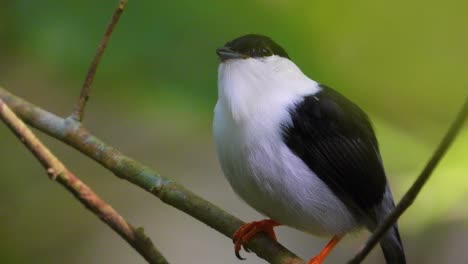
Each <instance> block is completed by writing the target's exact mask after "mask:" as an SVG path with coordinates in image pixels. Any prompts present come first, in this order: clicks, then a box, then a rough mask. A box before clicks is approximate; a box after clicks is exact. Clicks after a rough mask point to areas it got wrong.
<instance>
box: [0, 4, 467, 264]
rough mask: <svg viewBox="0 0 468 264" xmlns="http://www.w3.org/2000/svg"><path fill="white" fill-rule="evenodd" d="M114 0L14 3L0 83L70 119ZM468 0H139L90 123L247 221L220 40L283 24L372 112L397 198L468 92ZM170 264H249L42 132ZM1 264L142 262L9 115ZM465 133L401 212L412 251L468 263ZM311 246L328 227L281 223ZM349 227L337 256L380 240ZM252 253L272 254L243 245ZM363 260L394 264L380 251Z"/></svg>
mask: <svg viewBox="0 0 468 264" xmlns="http://www.w3.org/2000/svg"><path fill="white" fill-rule="evenodd" d="M116 2H117V1H116V0H103V1H91V0H82V1H55V0H43V1H32V0H29V1H20V0H19V1H8V0H7V1H2V2H1V3H0V85H2V86H3V87H4V88H6V89H7V90H9V91H10V92H12V93H14V94H16V95H18V96H21V97H23V98H25V99H27V100H29V101H31V102H33V103H35V104H37V105H39V106H41V107H43V108H45V109H47V110H49V111H51V112H54V113H56V114H59V115H62V116H66V115H68V114H69V113H70V112H71V110H72V108H73V106H74V104H75V102H76V100H77V98H78V94H79V90H80V87H81V84H82V81H83V79H84V76H85V73H86V70H87V67H88V64H89V62H90V61H91V58H92V56H93V54H94V51H95V48H96V47H97V44H98V42H99V40H100V38H101V35H102V33H103V31H104V28H105V25H106V24H107V22H108V21H109V18H110V16H111V13H112V11H113V8H114V7H115V5H116ZM467 10H468V2H466V1H444V2H440V1H434V0H429V1H371V0H363V1H348V2H343V1H280V0H275V1H272V0H271V1H266V0H257V1H187V0H185V1H172V2H170V1H132V0H130V1H129V4H128V7H127V10H126V11H125V12H124V14H123V16H122V18H121V21H120V23H119V25H118V27H117V29H116V32H115V33H114V35H113V36H112V39H111V41H110V44H109V46H108V48H107V50H106V53H105V54H104V58H103V61H102V63H101V65H100V68H99V70H98V74H97V78H96V80H95V83H94V90H93V92H92V96H91V100H90V104H89V106H88V108H87V112H86V118H85V125H86V126H87V127H88V128H89V129H90V130H91V131H92V132H93V133H94V134H95V135H97V136H98V137H101V138H102V139H104V140H105V141H106V142H108V143H110V144H111V145H113V146H115V147H117V148H118V149H119V150H121V151H123V152H124V153H126V154H128V155H130V156H132V157H134V158H136V159H138V160H140V161H142V162H144V163H146V164H148V165H150V166H151V167H153V168H155V169H157V170H158V171H159V172H160V173H161V174H163V175H165V176H167V177H171V178H174V179H176V180H177V181H179V182H181V183H182V184H184V185H185V186H187V187H188V188H190V189H192V190H193V191H195V192H196V193H197V194H200V195H201V196H203V197H205V198H207V199H208V200H210V201H212V202H214V203H215V204H217V205H219V206H221V207H223V208H225V209H226V210H228V211H229V212H232V213H234V214H235V215H237V216H239V217H241V218H242V219H244V220H246V221H252V220H256V219H260V218H261V216H260V215H259V214H258V213H256V212H255V211H254V210H253V209H251V208H249V207H248V206H247V205H245V204H244V203H242V202H241V201H240V200H239V199H238V198H237V197H236V196H235V195H234V194H233V192H232V191H231V189H230V187H229V186H228V184H227V182H226V181H225V179H224V177H223V176H222V173H221V172H220V169H219V166H218V164H217V161H216V156H215V154H214V147H213V143H212V140H211V118H212V109H213V106H214V104H215V102H216V79H217V65H218V60H217V57H216V55H215V52H214V50H215V48H217V47H219V46H222V45H223V44H224V43H225V42H226V41H228V40H230V39H232V38H235V37H238V36H240V35H243V34H246V33H261V34H265V35H268V36H271V37H272V38H273V39H274V40H276V41H277V42H278V43H280V44H281V45H282V46H283V47H285V49H286V50H287V51H288V53H289V55H290V56H291V58H292V59H293V60H294V61H295V62H296V63H297V64H298V65H299V67H301V69H302V70H303V71H304V72H305V73H306V74H307V75H308V76H310V77H311V78H313V79H315V80H317V81H319V82H322V83H325V84H328V85H330V86H332V87H335V88H336V89H337V90H339V91H340V92H342V93H343V94H345V95H346V96H348V97H349V98H351V99H352V100H353V101H355V102H357V103H358V104H359V105H361V106H362V108H364V109H365V110H366V111H367V112H368V113H369V114H370V116H371V118H372V119H373V121H374V125H375V128H376V131H377V135H378V138H379V140H380V144H381V149H382V155H383V158H384V161H385V165H386V170H387V172H388V175H389V178H390V182H391V185H392V188H393V190H394V195H395V197H396V199H397V200H398V199H399V198H400V197H401V196H402V194H403V193H404V191H405V190H406V189H407V188H408V187H409V186H410V184H411V183H412V182H413V180H414V179H415V177H416V176H417V175H418V173H419V172H420V171H421V169H422V167H423V165H424V164H425V162H426V161H427V160H428V159H429V157H430V155H431V153H432V151H433V150H434V149H435V147H436V145H437V143H438V142H439V140H440V139H441V137H442V135H443V134H444V133H445V130H446V129H447V127H448V125H449V124H450V122H451V121H452V120H453V118H454V114H455V113H456V112H457V111H458V109H459V108H460V106H461V104H462V102H463V100H464V98H465V96H467V94H468V81H467V80H468V79H467V77H468V72H467V70H468V26H467V25H468V16H467V15H466V14H467ZM38 134H39V135H40V137H41V139H43V140H44V141H45V142H46V143H47V144H48V145H49V146H50V147H51V149H52V150H53V151H54V152H55V153H56V154H58V155H59V157H61V158H62V160H63V161H64V163H65V164H66V165H68V166H69V168H70V169H71V170H72V171H74V172H75V173H76V174H77V175H78V176H79V177H81V178H82V179H83V180H84V181H85V182H87V183H89V184H90V185H91V187H92V188H94V189H95V190H96V191H97V192H98V193H99V194H100V195H101V196H102V197H103V198H104V199H106V200H107V201H109V202H110V203H111V204H112V205H113V206H114V207H115V208H116V209H117V210H118V211H119V212H120V213H121V214H123V216H124V217H126V218H127V219H128V220H129V221H130V222H131V223H133V224H134V225H137V226H140V225H141V226H144V227H145V230H146V232H147V233H148V235H150V236H151V237H152V238H153V239H154V242H155V244H156V245H157V246H158V247H159V248H160V249H161V251H162V252H163V253H164V254H165V255H166V257H167V258H168V259H169V261H171V263H239V262H238V260H237V259H236V258H235V257H234V254H233V252H232V250H233V246H232V244H231V241H230V240H229V239H228V238H226V237H224V236H222V235H220V234H218V233H217V232H216V231H214V230H212V229H210V228H209V227H207V226H206V225H204V224H202V223H199V222H198V221H197V220H194V219H192V218H191V217H189V216H187V215H185V214H183V213H181V212H179V211H178V210H176V209H173V208H171V207H169V206H167V205H165V204H163V203H161V202H160V201H159V200H157V199H156V198H154V197H152V196H150V195H148V194H146V193H145V192H143V191H142V190H140V189H139V188H136V187H135V186H133V185H131V184H129V183H127V182H124V181H121V180H119V179H117V178H116V177H114V176H113V175H111V173H109V172H108V171H106V170H104V169H102V168H101V167H100V166H98V165H97V164H95V163H94V162H93V161H91V160H90V159H88V158H86V157H83V156H81V155H79V154H77V153H76V151H74V150H72V149H71V148H69V147H67V146H64V145H63V144H61V143H59V142H57V141H55V140H53V139H50V138H48V137H47V136H45V135H43V134H41V133H40V132H38ZM0 157H1V158H0V263H142V262H143V259H142V258H141V257H140V256H138V255H137V254H136V253H135V252H134V251H133V250H132V249H131V248H130V247H129V246H128V245H127V244H126V243H125V242H123V240H121V239H120V238H119V237H117V235H116V234H115V233H113V232H112V231H111V230H110V229H109V228H108V227H106V226H105V225H104V224H102V223H101V222H100V221H99V220H97V218H96V217H95V216H94V215H92V214H91V213H90V212H88V211H86V210H85V209H84V208H83V207H82V206H81V205H80V204H79V203H78V202H77V201H76V200H75V199H74V198H72V197H71V196H70V195H69V193H67V192H66V191H65V190H64V189H63V188H62V187H60V186H58V185H57V184H55V183H52V182H50V181H48V180H47V178H46V176H45V173H44V172H43V169H42V168H41V167H40V166H39V165H38V162H37V161H36V160H35V159H34V158H32V156H31V155H30V154H29V153H28V152H27V150H26V149H25V148H24V147H23V146H22V145H21V144H20V143H19V141H17V140H16V138H14V137H13V136H12V134H11V133H10V132H9V131H8V130H7V129H6V127H5V126H4V125H0ZM467 174H468V129H467V126H465V128H464V130H463V131H462V133H461V134H460V136H459V138H458V139H457V141H456V142H455V144H454V146H453V147H452V148H451V149H450V151H449V152H448V153H447V155H446V157H445V158H444V160H443V161H442V162H441V163H440V166H438V168H437V169H436V171H435V172H434V175H433V178H432V179H431V180H430V182H429V183H428V184H427V186H426V187H425V189H424V190H423V192H422V193H421V195H420V196H419V197H418V199H417V200H416V202H415V203H414V205H413V206H412V207H411V208H410V209H409V210H408V212H407V213H406V214H404V215H403V217H402V218H401V220H400V228H401V232H402V236H403V239H404V242H405V247H406V250H407V255H408V259H409V262H410V263H468V252H467V251H466V245H467V244H468V223H467V217H468V206H467V205H466V202H467V201H468V175H467ZM278 232H279V240H280V241H281V242H282V243H283V244H285V245H286V246H287V247H289V248H290V249H292V250H293V251H294V252H296V253H298V254H299V255H300V256H302V257H304V258H309V257H311V256H312V255H314V254H315V253H316V252H318V251H319V250H320V248H321V247H322V246H323V245H324V244H325V243H326V241H327V238H315V237H312V236H309V235H306V234H302V233H300V232H297V231H294V230H291V229H289V228H284V227H282V228H279V229H278ZM367 235H368V234H367V233H366V232H362V233H360V234H357V235H352V236H349V237H348V238H347V239H346V240H345V241H344V242H343V243H342V244H341V245H340V246H338V248H337V249H336V250H335V251H334V252H333V254H332V256H331V257H330V258H329V260H328V263H342V262H344V261H345V260H347V259H348V258H349V257H350V256H352V255H353V253H354V252H356V251H357V250H358V248H359V247H360V245H361V244H362V243H363V242H364V241H365V238H366V237H367ZM245 256H246V257H247V261H245V262H243V263H264V261H262V260H260V259H258V258H257V257H256V256H255V255H253V254H247V253H245ZM366 263H382V256H381V253H380V250H375V251H374V252H373V253H372V255H371V257H370V258H369V259H368V260H367V262H366Z"/></svg>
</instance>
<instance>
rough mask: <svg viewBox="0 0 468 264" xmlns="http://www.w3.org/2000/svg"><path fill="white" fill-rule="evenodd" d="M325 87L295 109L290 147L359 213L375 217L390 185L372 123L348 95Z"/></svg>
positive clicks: (285, 133)
mask: <svg viewBox="0 0 468 264" xmlns="http://www.w3.org/2000/svg"><path fill="white" fill-rule="evenodd" d="M321 88H322V90H321V91H320V92H318V93H316V94H314V95H310V96H307V97H305V98H304V100H303V101H302V102H300V103H298V104H297V105H296V107H295V108H294V109H291V110H290V112H291V117H292V123H291V124H289V125H286V126H284V127H283V136H284V140H285V143H286V145H287V146H288V147H289V148H290V149H291V150H292V151H293V152H294V153H295V154H296V155H297V156H299V157H300V158H301V159H302V160H303V161H304V163H305V164H307V166H308V167H309V168H310V169H311V170H312V171H313V172H314V173H315V174H316V175H317V176H318V177H319V178H320V179H321V180H322V181H323V182H325V183H326V184H327V186H328V187H329V188H330V189H331V190H332V191H333V192H334V193H335V195H337V196H338V197H339V198H340V199H341V200H342V201H343V203H344V204H346V205H347V206H348V207H349V208H350V209H351V210H352V212H353V213H357V214H361V213H364V214H365V215H368V214H372V211H373V210H372V208H374V206H376V205H378V204H379V203H380V202H381V200H382V197H383V194H384V191H385V186H386V184H387V183H386V177H385V172H384V169H383V165H382V162H381V158H380V154H379V150H378V144H377V140H376V137H375V135H374V131H373V129H372V126H371V123H370V121H369V119H368V117H367V115H366V114H365V113H364V112H363V111H362V110H361V109H360V108H359V107H357V106H356V105H355V104H353V103H352V102H350V101H349V100H348V99H346V98H345V97H344V96H342V95H340V94H339V93H337V92H336V91H333V90H332V89H330V88H328V87H326V86H323V85H321Z"/></svg>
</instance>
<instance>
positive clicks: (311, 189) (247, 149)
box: [213, 102, 357, 235]
mask: <svg viewBox="0 0 468 264" xmlns="http://www.w3.org/2000/svg"><path fill="white" fill-rule="evenodd" d="M285 122H287V120H283V122H281V120H276V121H275V122H272V120H268V119H265V118H264V117H262V115H261V113H259V114H258V115H256V116H250V118H249V121H248V122H247V121H245V120H244V121H239V120H237V121H236V120H234V118H233V117H232V115H231V114H230V113H229V111H226V109H225V107H224V106H223V105H222V104H221V103H220V102H218V104H217V105H216V108H215V117H214V124H213V132H214V138H215V143H216V147H217V153H218V158H219V161H220V163H221V167H222V169H223V172H224V175H225V176H226V178H227V179H228V181H229V183H230V184H231V186H232V188H233V189H234V191H235V192H236V193H237V194H238V195H239V196H240V197H241V198H242V199H243V200H244V201H245V202H247V203H248V204H249V205H250V206H252V207H253V208H255V209H256V210H257V211H259V212H261V213H262V214H264V215H266V216H268V217H269V218H271V219H273V220H275V221H277V222H279V223H281V224H284V225H288V226H291V227H294V228H296V229H299V230H303V231H306V232H308V233H312V234H317V235H324V234H343V233H346V232H348V231H350V230H351V229H353V228H355V227H356V226H357V224H356V222H355V220H354V218H353V217H352V215H351V214H350V213H349V211H348V210H347V209H346V207H345V206H344V204H343V203H342V202H341V201H340V200H338V199H337V198H336V197H335V196H334V195H333V194H332V192H331V191H330V189H329V188H328V187H327V186H326V185H325V184H324V183H323V182H322V181H321V180H320V179H319V178H318V177H317V176H316V175H315V174H314V173H313V172H312V171H311V170H310V169H309V168H308V167H307V165H306V164H304V163H303V162H302V160H301V159H300V158H298V157H297V156H296V155H294V154H293V153H292V152H291V151H290V150H289V148H288V147H287V146H286V145H285V144H284V143H283V141H282V136H281V134H280V129H278V127H277V126H279V125H280V123H283V124H284V123H285Z"/></svg>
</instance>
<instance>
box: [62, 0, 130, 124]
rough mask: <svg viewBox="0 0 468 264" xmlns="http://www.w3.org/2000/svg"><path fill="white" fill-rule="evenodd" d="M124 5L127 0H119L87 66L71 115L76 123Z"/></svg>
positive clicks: (80, 119)
mask: <svg viewBox="0 0 468 264" xmlns="http://www.w3.org/2000/svg"><path fill="white" fill-rule="evenodd" d="M126 5H127V0H119V4H118V5H117V7H116V9H115V11H114V14H113V15H112V18H111V21H110V22H109V24H108V25H107V28H106V31H105V32H104V36H103V37H102V39H101V42H100V43H99V46H98V48H97V50H96V54H94V58H93V61H92V62H91V65H89V68H88V73H87V74H86V78H85V81H84V83H83V86H82V88H81V94H80V99H79V100H78V103H77V105H76V107H75V110H74V111H73V113H72V115H71V117H72V118H73V119H75V120H76V121H80V122H81V121H82V120H83V115H84V108H85V106H86V103H87V102H88V99H89V94H90V92H91V85H92V84H93V81H94V76H95V75H96V71H97V67H98V66H99V62H101V58H102V54H104V50H105V49H106V47H107V43H108V42H109V39H110V37H111V35H112V32H114V28H115V26H116V25H117V22H119V18H120V15H122V12H123V11H124V9H125V6H126Z"/></svg>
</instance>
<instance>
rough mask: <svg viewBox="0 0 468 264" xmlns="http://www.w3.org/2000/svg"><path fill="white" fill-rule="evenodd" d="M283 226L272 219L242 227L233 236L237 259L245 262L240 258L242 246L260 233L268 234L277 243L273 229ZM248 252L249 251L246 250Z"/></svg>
mask: <svg viewBox="0 0 468 264" xmlns="http://www.w3.org/2000/svg"><path fill="white" fill-rule="evenodd" d="M279 225H281V224H280V223H278V222H275V221H273V220H271V219H265V220H262V221H256V222H252V223H248V224H245V225H242V226H241V227H239V229H237V231H236V232H235V233H234V235H232V241H233V242H234V251H235V253H236V257H237V258H238V259H241V260H244V258H243V257H241V256H240V254H239V251H240V250H241V247H242V245H244V244H245V243H247V242H248V241H249V239H250V238H252V236H254V235H255V234H257V233H258V232H264V233H266V234H267V235H268V236H269V237H270V238H271V239H273V240H275V241H276V235H275V231H274V230H273V227H275V226H279ZM244 249H245V250H246V251H248V249H246V248H245V246H244Z"/></svg>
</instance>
